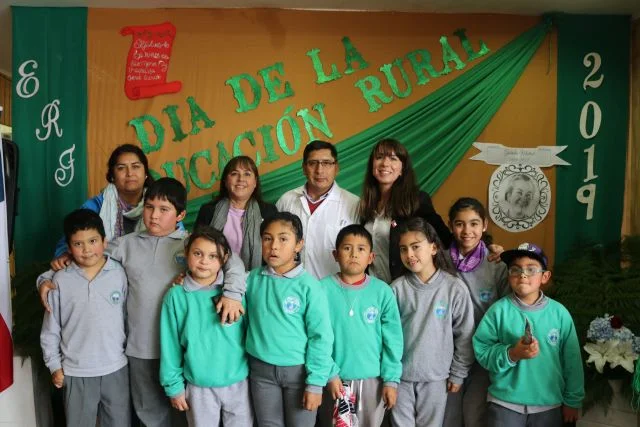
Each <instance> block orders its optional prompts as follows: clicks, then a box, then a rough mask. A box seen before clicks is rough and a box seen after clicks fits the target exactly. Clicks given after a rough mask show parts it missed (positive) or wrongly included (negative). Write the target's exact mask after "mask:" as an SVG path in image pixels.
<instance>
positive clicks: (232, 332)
mask: <svg viewBox="0 0 640 427" xmlns="http://www.w3.org/2000/svg"><path fill="white" fill-rule="evenodd" d="M222 277H223V274H222V271H220V272H219V273H218V277H217V279H216V281H215V282H214V283H213V284H212V285H210V286H204V287H203V286H200V285H199V284H197V283H196V282H195V281H193V279H192V278H191V277H190V276H187V277H185V280H184V284H183V286H175V287H173V288H171V289H169V291H168V292H167V293H166V295H165V297H164V301H163V303H162V311H161V314H160V383H161V384H162V386H163V387H164V391H165V393H166V394H167V396H169V397H175V396H178V395H180V394H182V393H183V392H184V387H185V385H184V382H185V380H186V381H187V382H188V383H190V384H194V385H196V386H198V387H226V386H229V385H232V384H235V383H237V382H238V381H242V380H244V379H245V378H247V376H248V374H249V364H248V361H247V354H246V353H245V350H244V341H245V332H246V323H245V320H244V318H242V319H241V320H239V321H237V322H235V323H233V324H230V325H228V324H226V325H222V324H220V317H218V314H216V312H215V309H214V305H213V300H212V298H213V297H215V296H218V295H221V294H222V291H223V289H222V281H223V279H222Z"/></svg>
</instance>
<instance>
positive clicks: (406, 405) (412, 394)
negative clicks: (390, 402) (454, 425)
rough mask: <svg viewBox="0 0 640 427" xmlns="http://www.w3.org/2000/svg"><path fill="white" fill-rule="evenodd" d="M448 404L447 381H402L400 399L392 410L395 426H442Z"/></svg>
mask: <svg viewBox="0 0 640 427" xmlns="http://www.w3.org/2000/svg"><path fill="white" fill-rule="evenodd" d="M446 404H447V381H446V380H442V381H434V382H428V383H426V382H421V383H414V382H408V381H401V382H400V385H399V386H398V401H397V402H396V406H395V407H394V408H393V409H392V410H391V425H392V426H394V427H441V426H442V420H443V419H444V408H445V406H446Z"/></svg>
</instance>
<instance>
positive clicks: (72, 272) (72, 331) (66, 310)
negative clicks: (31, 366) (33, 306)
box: [40, 259, 127, 377]
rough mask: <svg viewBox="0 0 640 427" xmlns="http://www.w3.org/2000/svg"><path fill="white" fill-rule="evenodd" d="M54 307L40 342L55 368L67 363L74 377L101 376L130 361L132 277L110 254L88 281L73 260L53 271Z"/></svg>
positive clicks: (51, 298)
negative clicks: (128, 318) (128, 337)
mask: <svg viewBox="0 0 640 427" xmlns="http://www.w3.org/2000/svg"><path fill="white" fill-rule="evenodd" d="M53 283H54V284H55V285H56V287H57V288H56V289H55V290H53V291H51V292H49V295H48V299H49V305H50V306H51V313H45V315H44V321H43V322H42V330H41V332H40V345H41V347H42V354H43V356H44V362H45V365H47V368H49V370H50V371H51V372H52V373H53V372H54V371H56V370H58V369H60V368H63V370H64V374H65V375H69V376H73V377H98V376H102V375H107V374H111V373H113V372H115V371H117V370H118V369H120V368H122V367H123V366H126V365H127V358H126V356H125V354H124V347H125V343H126V336H125V329H124V322H125V320H124V319H125V300H126V296H127V277H126V276H125V274H124V270H123V269H122V266H120V264H118V263H117V262H115V261H113V260H111V259H107V262H106V263H105V265H104V266H103V267H102V270H100V272H99V273H98V274H97V275H96V276H95V277H94V278H93V280H91V281H88V280H87V279H86V277H85V275H84V270H82V268H80V267H79V266H77V265H76V264H75V263H71V264H70V265H69V266H68V267H66V268H64V269H63V270H60V271H58V272H57V273H56V274H55V275H54V276H53Z"/></svg>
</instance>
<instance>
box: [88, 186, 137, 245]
mask: <svg viewBox="0 0 640 427" xmlns="http://www.w3.org/2000/svg"><path fill="white" fill-rule="evenodd" d="M145 191H146V189H145ZM102 197H103V198H102V207H101V208H100V212H98V214H99V215H100V218H101V219H102V223H103V224H104V231H105V234H106V237H107V240H112V239H115V238H118V237H120V236H124V217H126V218H128V219H133V220H136V227H135V229H134V231H143V230H144V229H145V226H144V222H142V211H143V209H144V197H143V198H142V199H140V202H139V203H138V204H137V205H136V206H129V205H127V204H126V203H125V202H124V201H122V199H120V195H119V194H118V190H117V189H116V186H115V185H113V184H109V185H107V186H106V187H105V189H104V190H103V192H102Z"/></svg>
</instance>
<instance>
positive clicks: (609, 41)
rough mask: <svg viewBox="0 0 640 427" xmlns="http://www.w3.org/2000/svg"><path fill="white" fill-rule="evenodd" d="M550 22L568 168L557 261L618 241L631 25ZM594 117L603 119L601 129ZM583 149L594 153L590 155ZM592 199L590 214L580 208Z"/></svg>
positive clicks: (578, 18)
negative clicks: (576, 251)
mask: <svg viewBox="0 0 640 427" xmlns="http://www.w3.org/2000/svg"><path fill="white" fill-rule="evenodd" d="M554 20H555V23H556V26H557V28H558V95H557V96H558V112H557V120H556V122H557V130H556V135H557V136H556V141H557V144H558V145H567V146H568V147H567V149H566V150H565V151H563V152H562V157H563V158H564V159H565V160H566V161H567V162H569V163H571V166H559V167H558V169H557V171H558V172H557V184H556V238H555V241H556V262H560V261H562V260H563V259H565V258H566V257H567V256H569V254H570V253H571V251H572V249H573V246H574V245H583V244H585V243H599V244H605V245H606V244H609V243H614V242H619V241H620V234H621V225H622V209H623V205H624V179H625V176H624V172H625V163H626V151H627V137H628V129H629V79H630V67H629V65H630V48H631V46H630V43H631V19H630V17H629V16H625V15H609V16H607V15H599V16H594V15H565V14H563V15H559V16H558V17H557V18H555V19H554ZM596 29H597V31H594V30H596ZM595 55H598V56H599V59H600V61H597V60H596V56H595ZM598 62H599V63H598ZM601 78H602V81H601V82H600V83H598V81H599V80H600V79H601ZM594 103H595V104H594ZM596 106H597V107H596ZM595 111H600V113H601V121H600V122H599V125H598V124H597V123H598V122H597V121H596V120H595V119H594V118H595V117H596V113H595ZM583 119H584V128H583V129H582V130H581V128H580V123H581V121H582V120H583ZM586 150H592V151H591V154H589V153H588V152H586ZM590 160H591V161H590ZM590 163H591V166H590V165H589V164H590ZM589 196H592V197H593V204H592V209H589V204H588V203H584V201H585V200H588V199H589V198H590V197H589ZM578 197H580V199H582V201H583V202H580V201H579V199H578Z"/></svg>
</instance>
